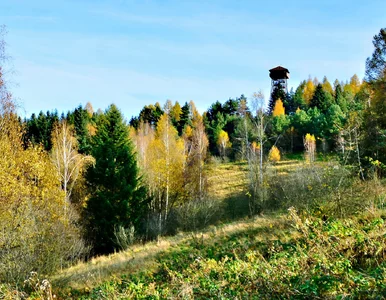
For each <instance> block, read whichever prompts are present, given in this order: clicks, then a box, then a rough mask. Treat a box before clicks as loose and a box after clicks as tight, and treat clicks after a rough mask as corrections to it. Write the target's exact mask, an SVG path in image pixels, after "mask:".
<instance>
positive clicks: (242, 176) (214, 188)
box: [51, 161, 299, 290]
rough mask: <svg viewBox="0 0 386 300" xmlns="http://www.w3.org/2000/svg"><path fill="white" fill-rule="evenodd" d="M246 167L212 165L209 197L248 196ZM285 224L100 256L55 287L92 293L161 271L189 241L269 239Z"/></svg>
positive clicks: (275, 221)
mask: <svg viewBox="0 0 386 300" xmlns="http://www.w3.org/2000/svg"><path fill="white" fill-rule="evenodd" d="M298 165H299V162H296V161H295V162H293V161H282V162H278V163H277V164H276V165H274V166H273V167H274V168H276V169H278V170H280V172H286V173H288V172H290V171H291V170H292V169H295V168H296V167H297V166H298ZM247 171H248V166H247V164H246V163H223V164H218V165H212V166H211V167H210V169H209V179H208V181H209V186H210V189H209V194H210V195H211V196H213V197H214V198H216V199H219V200H223V199H226V198H227V197H229V196H232V195H235V194H237V193H241V192H244V191H245V190H246V188H247V177H246V175H247ZM284 223H285V220H284V219H283V218H278V217H271V216H268V217H256V218H254V219H249V220H244V221H237V222H233V223H230V224H227V225H222V226H221V227H214V226H212V227H210V228H208V229H207V230H204V231H203V232H200V233H195V234H194V235H193V234H183V233H180V234H177V235H176V236H173V237H165V238H161V239H160V240H158V241H154V242H149V243H146V244H136V245H133V246H132V247H130V248H129V249H128V250H127V251H123V252H119V253H115V254H111V255H108V256H100V257H95V258H93V259H91V260H90V261H88V262H80V263H78V264H77V265H75V266H73V267H71V268H68V269H65V270H62V271H61V272H59V273H58V274H57V275H55V276H53V277H52V278H51V281H52V283H53V286H54V287H57V288H60V289H67V288H73V289H77V290H91V289H92V288H93V287H96V286H98V285H100V284H101V283H103V282H105V281H108V280H111V279H112V278H117V277H120V276H121V275H123V274H130V273H135V272H137V271H144V270H146V271H154V270H156V269H157V268H158V265H157V260H156V258H157V255H159V254H160V253H162V252H165V251H168V250H169V249H171V248H173V247H175V246H178V245H179V244H180V243H183V242H186V241H187V240H188V239H201V240H202V241H205V240H207V241H209V240H210V241H213V240H214V239H217V238H224V237H227V236H230V235H233V234H237V233H243V232H246V231H249V230H254V229H257V228H261V229H262V230H263V231H264V230H265V231H264V232H262V234H261V235H259V236H258V237H257V238H261V239H265V240H267V239H269V238H270V237H269V232H273V231H275V232H278V231H280V229H281V228H282V226H283V224H284ZM267 228H268V229H271V230H268V231H266V229H267Z"/></svg>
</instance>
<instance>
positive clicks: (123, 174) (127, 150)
mask: <svg viewBox="0 0 386 300" xmlns="http://www.w3.org/2000/svg"><path fill="white" fill-rule="evenodd" d="M92 155H93V156H94V158H95V161H96V163H95V166H94V167H93V168H90V169H89V170H88V172H87V176H86V179H87V183H88V186H89V189H90V192H91V197H90V199H89V201H88V203H87V207H86V209H85V219H86V223H87V236H86V238H87V239H88V240H89V241H90V242H91V244H92V245H93V250H94V253H95V254H106V253H111V252H113V251H114V250H115V249H117V248H118V245H117V243H116V240H115V237H114V231H115V229H117V228H118V227H123V228H128V227H131V226H134V227H135V228H138V226H139V225H140V223H141V220H142V219H143V217H144V216H145V214H146V208H147V197H146V190H145V188H144V187H143V186H141V182H140V178H139V172H138V167H137V162H136V159H135V156H134V150H133V145H132V143H131V141H130V139H129V132H128V127H127V125H126V123H125V122H124V120H123V117H122V114H121V112H120V111H119V110H118V108H117V107H116V106H115V105H111V106H110V107H109V108H108V109H107V111H106V113H105V114H104V115H102V116H101V118H100V120H99V124H98V131H97V133H96V135H95V136H94V138H93V147H92Z"/></svg>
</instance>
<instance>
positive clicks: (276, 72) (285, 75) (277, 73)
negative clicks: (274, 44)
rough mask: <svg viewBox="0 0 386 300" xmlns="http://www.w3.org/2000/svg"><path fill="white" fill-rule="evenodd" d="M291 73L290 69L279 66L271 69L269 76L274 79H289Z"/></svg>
mask: <svg viewBox="0 0 386 300" xmlns="http://www.w3.org/2000/svg"><path fill="white" fill-rule="evenodd" d="M289 73H290V71H289V70H288V69H286V68H284V67H282V66H277V67H276V68H273V69H271V70H269V77H271V79H272V80H278V79H289Z"/></svg>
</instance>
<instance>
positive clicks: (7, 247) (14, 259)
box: [0, 136, 84, 283]
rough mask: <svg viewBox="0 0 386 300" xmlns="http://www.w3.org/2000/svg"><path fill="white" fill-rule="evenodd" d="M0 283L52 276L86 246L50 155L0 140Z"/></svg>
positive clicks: (7, 140) (2, 138) (3, 137)
mask: <svg viewBox="0 0 386 300" xmlns="http://www.w3.org/2000/svg"><path fill="white" fill-rule="evenodd" d="M0 153H1V154H2V155H3V157H4V158H5V159H1V160H0V220H1V222H0V232H1V235H0V282H7V283H20V282H23V281H24V279H26V276H27V275H28V274H29V273H30V272H31V271H37V272H39V274H45V275H46V274H50V273H52V272H53V271H55V270H57V269H59V268H61V267H65V266H67V265H68V264H69V263H71V262H73V261H75V260H77V259H79V256H80V255H82V254H83V251H84V246H83V242H82V240H81V239H80V233H79V230H78V229H77V226H76V224H75V221H76V218H75V216H74V214H73V212H72V211H71V209H70V208H69V207H67V206H68V204H67V203H66V202H65V198H64V193H63V192H62V190H61V186H60V181H59V178H58V176H57V174H56V172H52V170H53V169H54V167H53V165H52V163H51V161H50V159H49V157H48V155H47V153H45V152H44V151H42V150H41V149H40V148H33V147H31V148H28V149H26V150H24V149H22V147H20V145H17V144H15V143H11V141H10V140H9V139H8V138H6V137H5V136H1V137H0Z"/></svg>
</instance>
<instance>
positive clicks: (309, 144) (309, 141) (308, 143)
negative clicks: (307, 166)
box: [304, 133, 316, 163]
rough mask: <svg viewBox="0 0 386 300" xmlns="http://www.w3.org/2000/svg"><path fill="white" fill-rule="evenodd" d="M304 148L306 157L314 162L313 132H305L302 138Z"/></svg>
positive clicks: (314, 140)
mask: <svg viewBox="0 0 386 300" xmlns="http://www.w3.org/2000/svg"><path fill="white" fill-rule="evenodd" d="M304 148H305V150H306V159H307V160H308V161H309V162H310V163H312V162H314V160H315V152H316V138H315V136H314V135H313V134H309V133H307V134H306V136H305V138H304Z"/></svg>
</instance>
